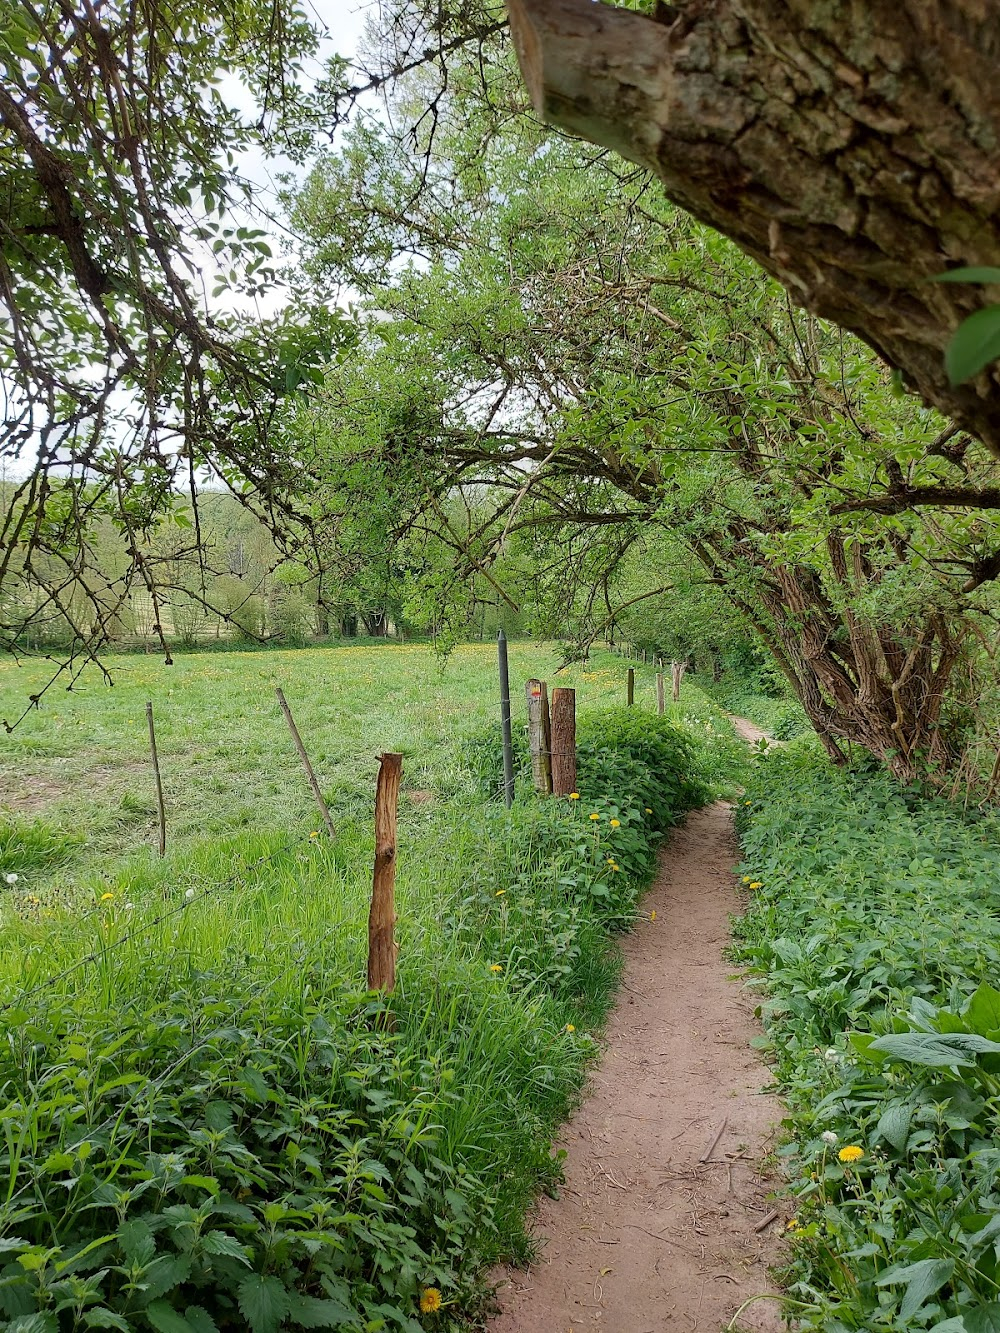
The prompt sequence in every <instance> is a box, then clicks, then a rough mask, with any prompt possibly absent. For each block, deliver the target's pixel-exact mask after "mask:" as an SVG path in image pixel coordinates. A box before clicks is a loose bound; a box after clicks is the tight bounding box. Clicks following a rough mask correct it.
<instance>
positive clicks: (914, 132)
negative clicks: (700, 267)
mask: <svg viewBox="0 0 1000 1333" xmlns="http://www.w3.org/2000/svg"><path fill="white" fill-rule="evenodd" d="M663 8H664V9H665V10H666V11H667V13H668V14H669V18H668V19H667V20H664V21H662V22H657V21H654V20H653V19H650V18H647V17H645V16H644V15H641V14H637V13H635V12H633V11H631V10H625V9H615V8H612V7H609V6H607V5H604V4H595V3H593V0H508V10H509V12H510V18H511V27H512V30H513V34H514V40H515V43H516V45H517V50H518V58H519V60H520V63H521V69H522V71H523V73H524V77H525V80H526V82H527V85H528V88H529V91H530V93H531V96H532V100H533V101H534V104H535V107H536V109H537V110H538V112H539V114H540V115H541V116H543V117H544V118H545V119H546V120H548V121H551V122H553V123H555V124H557V125H560V126H562V127H563V128H565V129H568V130H571V131H573V132H574V133H576V134H579V135H581V136H582V137H584V138H586V139H590V140H592V141H593V142H594V143H598V144H602V145H605V146H607V147H609V148H613V149H615V150H617V151H618V152H619V153H621V154H622V155H623V156H624V157H627V158H630V159H631V160H632V161H635V162H639V163H641V164H642V165H644V166H646V167H648V168H650V169H651V170H652V171H654V172H656V173H657V174H658V175H659V176H660V178H661V180H662V181H663V183H664V184H665V186H666V190H667V194H668V195H669V196H670V197H671V198H672V199H673V200H674V201H675V202H676V203H678V204H680V205H681V206H682V207H684V208H686V209H687V210H688V211H689V212H691V213H693V214H694V215H695V217H698V218H700V219H701V220H702V221H704V222H707V223H709V224H710V225H711V226H713V227H716V228H718V230H719V231H722V232H724V233H725V234H726V235H727V236H730V237H732V239H733V240H734V241H736V242H737V244H738V245H740V246H741V247H742V248H743V249H744V250H745V251H746V252H747V253H748V254H750V255H752V256H753V258H754V259H756V260H757V261H758V262H759V263H760V264H761V265H762V266H763V267H764V268H765V269H767V271H768V272H769V273H772V274H773V275H774V276H775V277H776V278H777V279H778V280H779V281H780V282H782V283H783V284H784V286H785V287H786V288H787V289H788V290H789V292H790V293H791V295H792V298H793V299H794V300H795V301H796V302H797V303H798V304H800V305H802V306H805V307H806V308H807V309H809V310H812V311H814V312H815V313H816V314H818V315H822V316H824V317H825V318H827V319H830V320H833V321H834V322H835V323H837V324H840V325H841V326H843V327H844V328H847V329H851V330H852V331H853V332H855V333H857V334H858V335H859V336H860V337H861V338H863V339H864V340H865V341H866V342H867V343H869V344H870V345H871V346H872V347H873V348H874V349H875V350H876V351H877V352H878V353H879V354H880V355H882V356H883V357H884V358H885V359H886V361H888V363H889V364H890V365H892V366H896V367H899V368H900V370H901V371H902V373H903V377H904V380H905V382H906V383H907V384H908V385H909V386H910V387H911V388H913V389H915V390H916V391H917V392H919V393H921V394H922V395H923V397H924V398H925V400H926V401H927V402H929V403H932V404H933V405H934V406H935V407H937V408H939V409H940V410H941V411H942V412H944V413H945V414H946V415H948V416H951V417H953V418H954V419H955V420H956V421H957V422H959V423H960V424H961V425H962V426H964V427H965V428H966V429H968V430H970V431H971V432H972V433H973V434H975V435H978V436H979V437H980V439H982V440H983V441H984V443H985V444H986V445H987V446H988V447H989V448H990V449H991V450H992V451H993V452H994V453H996V454H1000V371H998V370H997V369H996V368H994V369H992V370H990V371H986V372H984V373H982V374H981V375H979V376H978V377H977V378H976V379H975V380H973V381H971V382H970V383H968V384H965V385H961V386H957V387H954V386H952V385H950V384H949V383H948V380H947V377H946V375H945V372H944V348H945V345H946V344H947V342H948V340H949V338H950V336H951V334H952V333H953V332H954V330H955V328H956V326H957V325H958V323H959V322H960V320H961V319H963V318H964V317H965V316H966V315H968V314H969V313H970V312H971V311H973V310H975V309H977V308H979V307H980V306H981V305H982V304H983V296H982V291H981V289H979V288H975V287H970V286H968V285H964V284H963V285H954V284H950V283H948V284H940V283H935V282H930V281H928V280H929V279H930V278H932V277H933V276H934V275H935V274H937V273H940V272H941V271H942V270H944V269H947V268H950V267H954V266H956V265H961V264H990V265H997V264H1000V79H998V78H997V75H996V72H997V67H998V62H1000V22H998V18H997V13H996V9H995V6H993V5H991V4H987V3H983V0H866V3H860V2H859V0H855V2H854V3H848V2H847V0H792V2H791V3H778V0H688V2H687V3H682V4H680V5H675V6H672V7H671V6H663Z"/></svg>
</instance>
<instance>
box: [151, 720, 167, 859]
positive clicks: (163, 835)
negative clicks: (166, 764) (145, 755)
mask: <svg viewBox="0 0 1000 1333" xmlns="http://www.w3.org/2000/svg"><path fill="white" fill-rule="evenodd" d="M146 722H147V724H148V726H149V753H150V754H151V755H152V757H153V776H154V777H155V778H156V812H157V814H158V816H159V820H160V855H161V856H166V854H167V809H166V806H165V805H164V804H163V783H162V782H161V780H160V760H159V758H158V756H157V753H156V732H155V731H154V730H153V705H152V704H151V703H147V704H146Z"/></svg>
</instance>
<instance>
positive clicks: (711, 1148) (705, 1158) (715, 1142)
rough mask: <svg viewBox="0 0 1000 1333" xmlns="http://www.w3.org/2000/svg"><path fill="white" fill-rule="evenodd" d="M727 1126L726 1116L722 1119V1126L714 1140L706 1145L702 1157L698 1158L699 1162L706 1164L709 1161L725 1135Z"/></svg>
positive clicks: (727, 1119)
mask: <svg viewBox="0 0 1000 1333" xmlns="http://www.w3.org/2000/svg"><path fill="white" fill-rule="evenodd" d="M728 1124H729V1117H728V1116H726V1117H724V1119H723V1121H722V1124H721V1125H720V1126H719V1130H718V1133H717V1134H716V1136H715V1138H714V1139H713V1140H712V1142H711V1143H710V1144H709V1145H708V1148H707V1149H706V1151H705V1152H703V1153H702V1155H701V1156H700V1157H699V1158H698V1161H699V1162H707V1161H708V1160H709V1158H710V1157H711V1156H712V1153H714V1152H715V1150H716V1148H717V1147H718V1146H719V1140H720V1139H721V1138H722V1136H723V1134H725V1132H726V1126H727V1125H728Z"/></svg>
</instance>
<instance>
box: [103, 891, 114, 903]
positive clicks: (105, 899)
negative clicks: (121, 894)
mask: <svg viewBox="0 0 1000 1333" xmlns="http://www.w3.org/2000/svg"><path fill="white" fill-rule="evenodd" d="M114 896H115V895H114V894H113V893H102V894H101V902H102V903H110V902H112V901H113V900H114Z"/></svg>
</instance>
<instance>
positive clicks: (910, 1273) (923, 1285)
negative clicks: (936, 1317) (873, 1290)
mask: <svg viewBox="0 0 1000 1333" xmlns="http://www.w3.org/2000/svg"><path fill="white" fill-rule="evenodd" d="M954 1271H955V1261H954V1259H919V1260H918V1261H917V1262H916V1263H915V1264H896V1265H894V1266H893V1267H892V1268H889V1269H887V1270H886V1272H884V1273H883V1274H882V1276H881V1277H879V1278H877V1279H876V1282H875V1285H876V1286H878V1287H889V1286H899V1285H901V1284H903V1283H905V1284H906V1291H905V1293H904V1295H903V1301H902V1304H901V1305H900V1307H899V1315H900V1318H901V1319H902V1320H903V1321H904V1322H905V1321H906V1320H907V1319H909V1318H910V1316H911V1315H914V1314H916V1312H917V1311H918V1310H919V1309H920V1307H921V1306H922V1305H923V1303H924V1301H926V1300H928V1299H929V1298H930V1297H931V1296H933V1295H934V1293H935V1292H936V1291H940V1290H941V1288H942V1287H943V1286H944V1284H945V1283H946V1282H947V1281H948V1280H949V1278H950V1277H951V1275H952V1273H953V1272H954Z"/></svg>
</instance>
